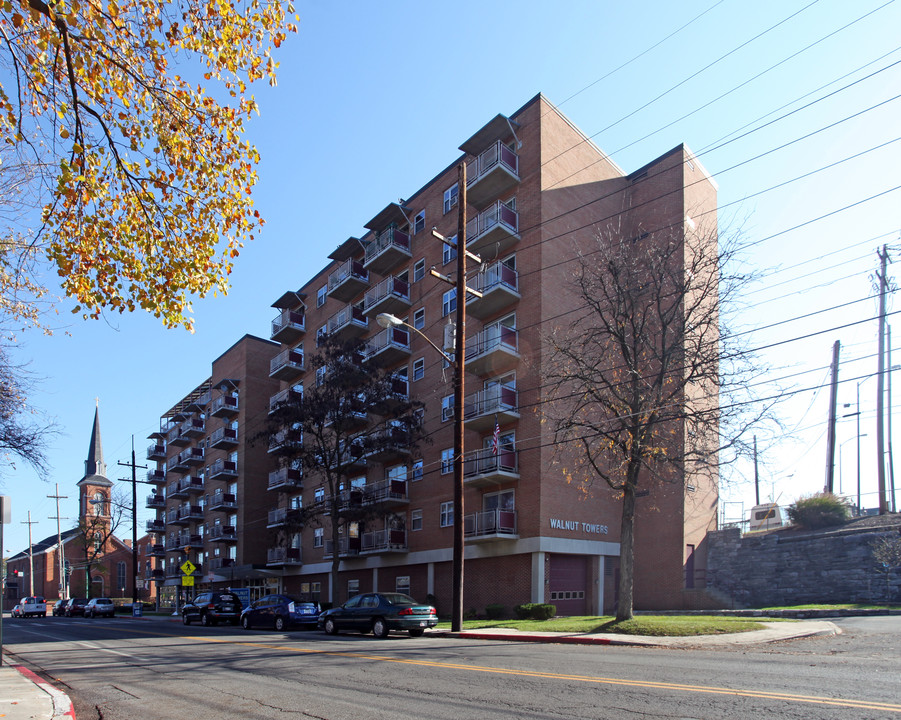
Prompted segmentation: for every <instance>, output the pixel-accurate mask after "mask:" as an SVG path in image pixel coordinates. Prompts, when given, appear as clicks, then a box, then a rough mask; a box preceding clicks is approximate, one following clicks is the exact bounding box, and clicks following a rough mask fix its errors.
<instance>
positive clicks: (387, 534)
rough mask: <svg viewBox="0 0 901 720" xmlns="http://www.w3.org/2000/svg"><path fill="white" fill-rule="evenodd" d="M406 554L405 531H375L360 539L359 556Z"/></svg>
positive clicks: (365, 534)
mask: <svg viewBox="0 0 901 720" xmlns="http://www.w3.org/2000/svg"><path fill="white" fill-rule="evenodd" d="M394 552H407V531H406V530H376V531H374V532H365V533H363V536H362V537H361V538H360V554H361V555H375V554H378V553H394Z"/></svg>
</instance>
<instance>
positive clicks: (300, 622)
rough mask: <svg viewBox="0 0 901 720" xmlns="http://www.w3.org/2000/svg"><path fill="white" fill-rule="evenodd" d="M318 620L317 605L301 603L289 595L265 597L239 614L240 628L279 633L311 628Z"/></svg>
mask: <svg viewBox="0 0 901 720" xmlns="http://www.w3.org/2000/svg"><path fill="white" fill-rule="evenodd" d="M318 618H319V605H317V604H316V603H314V602H303V601H301V600H298V599H297V598H293V597H291V596H290V595H266V596H265V597H261V598H260V599H259V600H254V601H253V602H252V603H250V605H248V606H247V607H246V608H244V611H243V612H242V613H241V626H242V627H243V628H244V629H245V630H250V629H251V628H253V627H271V628H275V629H276V630H278V631H279V632H281V631H283V630H286V629H287V628H289V627H291V626H298V627H302V626H304V625H306V626H308V627H313V626H314V625H316V623H317V621H318Z"/></svg>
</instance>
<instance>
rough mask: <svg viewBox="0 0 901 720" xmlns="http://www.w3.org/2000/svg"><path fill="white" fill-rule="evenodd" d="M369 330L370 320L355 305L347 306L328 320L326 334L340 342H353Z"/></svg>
mask: <svg viewBox="0 0 901 720" xmlns="http://www.w3.org/2000/svg"><path fill="white" fill-rule="evenodd" d="M367 330H369V318H368V317H366V316H365V315H363V311H362V310H361V309H360V308H358V307H356V306H354V305H345V306H344V307H343V308H341V310H339V311H338V312H336V313H335V314H334V315H332V316H331V317H330V318H329V319H328V323H327V324H326V332H327V333H328V334H329V335H331V336H332V337H335V338H337V339H338V340H351V339H353V338H357V337H360V336H361V335H363V334H365V333H366V331H367Z"/></svg>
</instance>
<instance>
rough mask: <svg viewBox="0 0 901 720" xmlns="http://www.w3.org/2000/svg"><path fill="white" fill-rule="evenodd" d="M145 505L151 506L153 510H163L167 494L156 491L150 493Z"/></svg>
mask: <svg viewBox="0 0 901 720" xmlns="http://www.w3.org/2000/svg"><path fill="white" fill-rule="evenodd" d="M144 507H146V508H150V509H151V510H163V509H165V507H166V496H165V495H157V494H156V493H154V494H153V495H148V496H147V502H146V503H145V504H144Z"/></svg>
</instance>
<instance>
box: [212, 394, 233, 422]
mask: <svg viewBox="0 0 901 720" xmlns="http://www.w3.org/2000/svg"><path fill="white" fill-rule="evenodd" d="M237 413H238V396H237V395H220V396H219V397H217V398H216V399H215V400H213V404H212V405H210V415H212V416H213V417H232V416H233V415H236V414H237Z"/></svg>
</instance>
